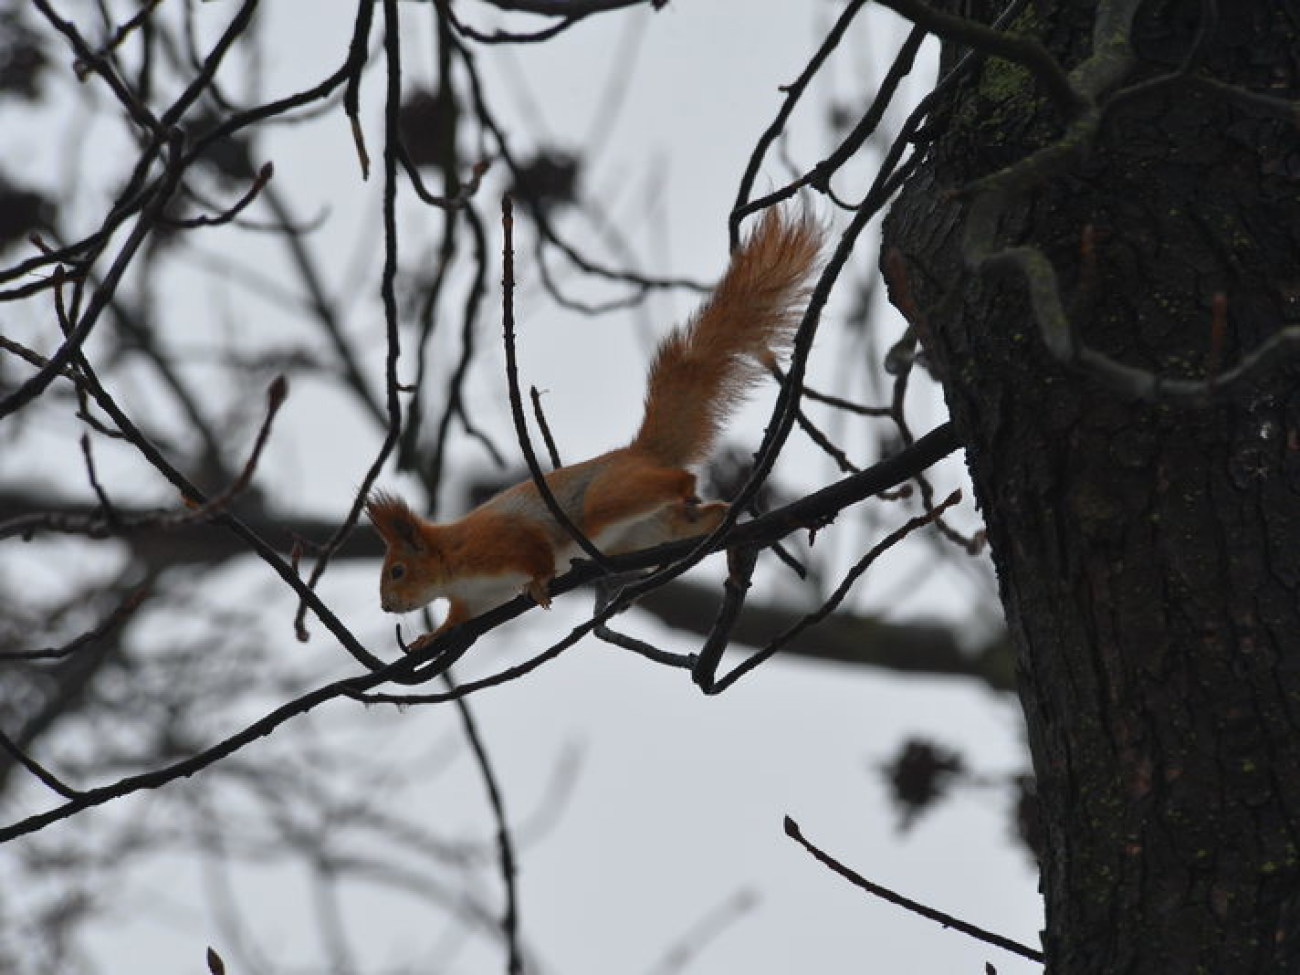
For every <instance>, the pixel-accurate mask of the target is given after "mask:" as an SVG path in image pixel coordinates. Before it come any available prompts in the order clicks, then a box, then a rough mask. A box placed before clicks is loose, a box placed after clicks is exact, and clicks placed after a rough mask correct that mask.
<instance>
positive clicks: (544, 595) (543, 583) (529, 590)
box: [524, 577, 551, 609]
mask: <svg viewBox="0 0 1300 975" xmlns="http://www.w3.org/2000/svg"><path fill="white" fill-rule="evenodd" d="M550 582H551V580H550V579H543V578H540V577H539V578H536V579H532V580H530V581H529V583H528V585H526V586H524V592H525V593H526V594H527V595H529V596H531V597H532V599H533V601H534V602H535V603H537V605H538V606H540V607H542V609H550V608H551V592H550Z"/></svg>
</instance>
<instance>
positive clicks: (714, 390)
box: [631, 207, 822, 467]
mask: <svg viewBox="0 0 1300 975" xmlns="http://www.w3.org/2000/svg"><path fill="white" fill-rule="evenodd" d="M821 247H822V231H821V228H820V227H819V226H818V225H817V224H816V223H815V222H814V221H813V220H812V219H811V218H810V217H809V216H808V215H807V214H806V213H804V212H800V211H795V212H791V211H789V210H782V209H778V208H776V207H773V208H771V209H769V210H768V211H767V212H766V213H765V214H764V215H763V219H762V220H761V221H760V222H759V224H758V227H757V228H755V230H754V231H753V233H751V234H750V236H749V237H748V238H747V239H746V240H745V242H744V243H743V244H742V245H741V247H740V248H739V249H738V250H737V251H736V252H735V253H734V254H733V255H732V257H731V264H730V266H729V267H728V268H727V272H726V273H725V274H724V275H723V276H722V280H721V281H719V282H718V285H717V287H716V288H714V289H713V294H712V295H710V297H709V299H708V300H707V301H706V302H705V303H704V305H703V306H702V307H701V308H700V309H699V310H698V311H697V312H696V313H695V315H694V317H693V318H692V319H691V320H690V321H689V322H687V323H686V324H685V325H684V326H682V327H680V328H678V329H676V330H675V331H674V332H673V333H672V334H671V335H669V336H668V337H667V338H666V339H664V340H663V342H662V343H661V344H660V346H659V350H658V352H656V353H655V359H654V363H653V364H652V365H651V367H650V376H649V379H648V380H647V383H646V398H645V417H644V419H642V421H641V429H640V430H638V431H637V435H636V438H635V439H634V440H633V441H632V444H631V448H632V449H633V450H638V451H644V452H645V453H648V454H650V455H651V456H652V457H654V458H655V459H656V460H658V461H659V462H660V463H662V464H665V465H668V466H673V467H685V466H687V465H689V464H694V463H698V462H700V461H702V460H704V459H705V458H706V457H707V456H708V454H709V451H710V450H711V448H712V447H713V444H714V441H715V440H716V439H717V436H718V433H719V432H720V430H721V429H722V425H723V423H725V422H726V420H727V417H728V415H729V414H730V413H731V411H732V409H734V408H735V406H736V405H737V404H738V403H739V402H740V401H741V400H742V399H743V398H744V396H745V394H746V393H747V392H748V391H749V389H750V387H751V386H753V385H754V384H755V383H756V382H758V381H759V380H760V379H761V378H762V377H763V376H764V375H766V374H767V372H768V367H769V365H770V364H771V363H772V362H773V361H775V358H776V357H777V356H778V355H779V354H780V353H781V352H783V351H785V350H786V349H787V348H788V347H789V345H790V341H791V339H792V338H793V336H794V332H795V330H796V328H797V327H798V325H799V319H800V317H801V315H802V312H803V305H804V302H805V301H806V300H807V297H808V292H809V278H810V277H811V275H812V272H813V270H814V268H815V267H816V264H817V258H818V255H819V253H820V251H821Z"/></svg>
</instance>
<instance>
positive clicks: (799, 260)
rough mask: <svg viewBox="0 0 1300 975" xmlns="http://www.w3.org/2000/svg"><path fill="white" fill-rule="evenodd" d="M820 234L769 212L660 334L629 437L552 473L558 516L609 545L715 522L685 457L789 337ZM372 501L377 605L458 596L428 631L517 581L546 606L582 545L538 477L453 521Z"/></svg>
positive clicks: (694, 456)
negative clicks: (552, 507) (676, 323)
mask: <svg viewBox="0 0 1300 975" xmlns="http://www.w3.org/2000/svg"><path fill="white" fill-rule="evenodd" d="M821 244H822V235H821V232H820V229H819V228H818V227H817V226H816V225H815V224H814V223H813V222H812V221H811V220H809V219H808V218H807V217H806V216H804V215H795V216H792V215H791V214H789V213H788V212H785V211H781V210H777V209H771V210H768V211H767V213H766V214H765V215H764V216H763V219H762V220H761V221H760V222H759V224H758V227H757V228H756V229H755V230H754V232H753V233H752V234H751V235H750V237H749V238H748V239H747V240H746V241H745V243H744V244H743V245H742V246H741V247H740V248H739V249H738V250H737V251H736V253H735V254H734V255H732V259H731V264H730V265H729V267H728V268H727V271H726V273H725V274H724V275H723V277H722V280H721V281H720V282H719V283H718V285H717V287H716V288H715V289H714V292H713V294H712V296H711V297H710V298H709V299H708V300H707V301H706V302H705V303H704V305H703V306H702V307H701V308H700V310H699V311H698V312H697V313H696V314H695V315H694V316H693V318H692V319H691V320H690V321H689V322H688V323H687V324H686V325H685V326H684V327H682V328H679V329H677V330H675V331H674V332H673V333H672V334H670V335H669V336H668V337H667V338H666V339H664V341H663V342H662V343H661V344H660V346H659V350H658V352H657V353H656V355H655V360H654V363H653V365H652V366H651V368H650V375H649V378H648V380H647V383H646V399H645V414H644V417H643V419H642V421H641V427H640V429H639V430H638V431H637V434H636V436H635V437H634V438H633V440H632V442H631V443H630V444H629V445H628V446H626V447H622V448H620V449H618V450H612V451H610V452H609V453H606V454H602V455H601V456H599V457H595V458H593V459H591V460H588V461H583V462H582V463H579V464H573V465H571V466H569V467H563V468H560V469H559V470H557V471H553V472H551V473H550V474H547V475H546V483H547V486H548V487H549V488H550V490H551V493H552V494H553V495H554V496H555V499H556V501H557V502H559V504H560V506H561V507H562V508H563V510H564V513H565V514H566V515H567V516H568V518H569V519H570V520H571V521H572V522H573V523H574V524H575V525H577V527H578V528H579V529H580V530H581V531H582V533H583V534H584V535H586V536H587V538H589V539H590V540H591V541H593V542H594V543H595V544H596V545H597V546H598V547H599V548H600V549H601V550H602V551H603V552H605V553H606V554H609V555H617V554H620V553H622V552H630V551H635V550H637V549H641V548H648V547H651V546H654V545H658V544H661V543H663V542H666V541H671V540H673V539H678V538H690V537H694V536H698V535H703V534H707V533H708V532H711V531H712V530H713V529H714V528H716V527H717V526H718V525H719V524H721V522H722V519H723V518H724V517H725V515H726V512H727V506H726V505H725V504H723V503H722V502H712V503H709V504H701V503H700V500H699V498H698V497H696V494H695V475H694V474H693V473H691V471H689V470H687V467H688V466H689V465H691V464H695V463H699V462H700V461H702V460H704V459H705V458H706V457H707V456H708V453H709V451H710V449H711V448H712V446H713V444H714V441H715V440H716V439H717V436H718V433H719V431H720V430H721V427H722V424H723V423H724V422H725V421H726V418H727V416H728V415H729V414H730V412H731V411H732V410H733V409H734V408H735V407H736V406H737V404H738V403H739V402H740V400H741V399H742V398H743V397H744V395H745V393H746V392H748V390H749V389H750V388H751V387H752V386H753V385H754V384H755V383H756V382H758V380H759V379H760V378H761V377H762V376H763V374H764V373H765V371H766V368H767V366H768V365H770V363H771V362H772V361H774V359H775V357H776V356H777V355H778V354H780V353H781V352H782V351H784V350H785V349H786V348H787V347H788V345H789V343H790V340H791V338H792V337H793V334H794V330H795V327H796V326H797V325H798V321H799V313H800V311H801V308H802V305H803V303H804V301H805V300H806V298H807V282H808V279H809V277H810V276H811V273H812V271H813V269H814V267H815V265H816V263H817V257H818V254H819V252H820V250H821ZM366 512H367V514H368V515H369V516H370V520H371V521H372V522H373V523H374V526H375V530H376V531H378V532H379V534H380V535H381V536H382V537H383V539H384V541H385V543H386V544H387V553H386V555H385V557H384V568H383V575H382V577H381V581H380V603H381V605H382V606H383V608H384V609H385V610H386V611H388V612H392V613H404V612H409V611H410V610H413V609H416V608H418V607H420V606H423V605H425V604H426V603H428V602H430V601H431V600H433V599H435V598H437V597H439V596H445V597H447V599H448V600H449V602H450V609H449V611H448V614H447V618H446V619H445V620H444V622H443V624H442V626H440V627H439V628H438V629H437V630H436V631H435V632H434V634H430V635H427V636H426V637H424V638H422V641H423V640H428V639H430V638H432V636H436V635H437V634H438V633H441V632H442V631H443V630H445V629H446V628H447V627H449V626H454V625H456V624H457V623H462V622H464V621H465V620H467V619H470V618H472V617H474V616H477V615H479V614H480V613H483V612H486V611H487V610H489V609H491V608H493V607H494V606H498V605H500V604H501V603H503V602H506V601H508V600H509V599H511V598H513V597H514V596H515V595H518V594H519V593H520V592H526V593H528V594H529V595H530V596H532V597H533V598H534V599H535V600H537V602H539V603H540V604H542V605H543V606H549V605H550V599H549V596H548V594H547V587H548V586H549V584H550V581H551V580H552V579H553V578H554V577H555V575H556V573H557V572H559V571H562V570H563V568H564V567H566V566H567V563H568V561H569V559H570V558H572V557H574V556H576V555H578V554H580V549H579V548H578V546H577V545H576V543H574V542H573V540H572V539H571V538H570V537H569V536H568V534H567V532H566V531H565V530H564V528H563V527H562V526H561V525H560V524H559V523H558V522H556V521H555V519H554V518H553V517H552V516H551V514H550V511H549V510H548V509H547V507H546V504H545V502H544V501H543V500H542V498H541V495H540V494H539V493H538V491H537V488H536V485H534V484H533V482H532V481H531V480H528V481H524V482H523V483H520V484H516V485H515V486H514V487H512V488H510V489H509V490H506V491H503V492H502V493H501V494H498V495H497V496H496V497H494V498H492V499H491V500H489V501H487V502H485V503H484V504H482V505H480V506H479V507H477V508H475V509H474V510H473V511H471V512H470V513H469V514H467V515H465V517H463V518H461V519H460V520H459V521H454V522H450V523H447V524H434V523H432V522H428V521H425V520H424V519H422V518H420V517H419V516H417V515H416V514H415V513H414V512H413V511H412V510H411V509H410V507H408V506H407V504H406V502H404V501H402V500H401V499H400V498H397V497H394V496H392V495H389V494H383V493H377V494H375V495H374V497H372V498H371V500H370V501H369V502H368V503H367V505H366Z"/></svg>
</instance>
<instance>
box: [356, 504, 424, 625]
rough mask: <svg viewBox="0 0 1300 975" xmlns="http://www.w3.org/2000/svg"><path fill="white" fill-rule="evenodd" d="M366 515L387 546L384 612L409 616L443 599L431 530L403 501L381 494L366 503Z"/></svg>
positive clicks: (382, 594)
mask: <svg viewBox="0 0 1300 975" xmlns="http://www.w3.org/2000/svg"><path fill="white" fill-rule="evenodd" d="M366 514H367V515H368V516H369V517H370V522H371V524H373V525H374V526H375V531H377V532H379V536H380V537H381V538H382V539H383V540H384V544H385V545H387V546H388V551H387V552H385V553H384V569H383V574H382V575H381V576H380V579H379V604H380V606H382V607H383V609H384V612H386V613H409V612H410V611H411V610H413V609H419V608H420V607H421V606H423V605H425V604H426V603H428V602H430V601H431V600H433V599H436V598H437V597H438V596H440V595H442V593H441V592H440V591H439V589H438V584H439V582H440V581H441V575H442V573H441V572H440V571H439V570H440V567H441V565H442V553H441V551H439V549H438V546H437V545H435V544H434V542H433V539H432V538H431V536H430V532H429V528H430V527H431V526H429V525H428V524H427V523H426V522H425V521H424V520H423V519H421V518H420V517H419V516H418V515H417V514H416V513H415V512H414V511H412V510H411V508H410V506H409V505H407V503H406V502H405V501H403V500H402V499H401V498H399V497H397V496H396V495H392V494H384V493H382V492H377V493H375V494H374V495H372V496H371V498H370V500H369V501H367V502H366Z"/></svg>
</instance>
